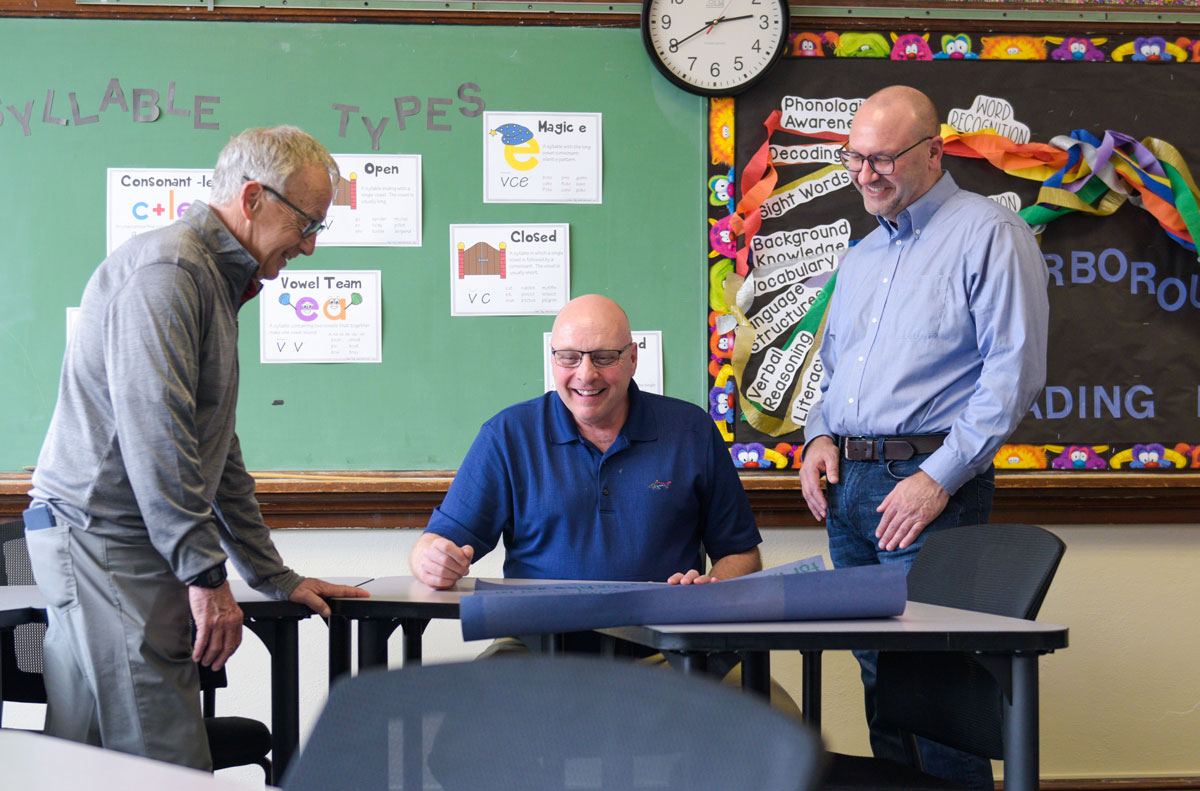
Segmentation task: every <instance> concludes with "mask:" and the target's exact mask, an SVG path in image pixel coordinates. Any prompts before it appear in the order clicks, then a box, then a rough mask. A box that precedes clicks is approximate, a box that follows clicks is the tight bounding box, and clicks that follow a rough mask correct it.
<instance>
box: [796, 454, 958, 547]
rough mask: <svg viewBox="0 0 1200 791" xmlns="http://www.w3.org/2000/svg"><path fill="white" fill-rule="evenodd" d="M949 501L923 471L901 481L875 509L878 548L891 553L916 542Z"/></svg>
mask: <svg viewBox="0 0 1200 791" xmlns="http://www.w3.org/2000/svg"><path fill="white" fill-rule="evenodd" d="M801 474H803V472H802V473H801ZM949 501H950V495H949V494H948V493H947V492H946V490H945V489H943V488H942V487H941V485H940V484H939V483H938V482H937V481H935V480H934V479H933V478H930V477H929V475H928V473H926V472H925V471H924V470H921V471H919V472H917V473H916V474H915V475H911V476H909V477H907V478H905V479H904V480H902V481H900V483H898V484H896V486H895V488H893V489H892V490H891V491H890V492H888V496H887V497H885V498H884V499H883V502H882V503H880V505H879V507H878V508H876V509H875V510H876V511H878V512H880V513H881V514H883V518H882V519H880V520H879V527H878V528H876V529H875V537H876V538H878V539H879V548H880V549H883V550H887V551H888V552H891V551H892V550H893V549H904V548H905V547H907V546H908V545H909V544H911V543H912V542H914V541H916V540H917V536H919V535H921V531H922V530H924V529H925V526H926V525H928V524H929V523H930V522H932V521H933V520H934V519H936V518H937V516H938V514H940V513H941V512H942V509H943V508H945V507H946V503H947V502H949Z"/></svg>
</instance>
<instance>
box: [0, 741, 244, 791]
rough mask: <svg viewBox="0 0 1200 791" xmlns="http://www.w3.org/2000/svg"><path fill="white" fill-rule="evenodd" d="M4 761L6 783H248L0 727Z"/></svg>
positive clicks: (116, 790) (200, 788) (212, 788)
mask: <svg viewBox="0 0 1200 791" xmlns="http://www.w3.org/2000/svg"><path fill="white" fill-rule="evenodd" d="M0 766H3V767H4V784H5V788H46V789H82V788H86V789H89V791H130V789H135V788H163V789H167V788H169V789H171V791H235V790H236V789H239V788H240V789H245V785H244V784H243V783H238V782H234V781H232V780H224V779H221V778H218V777H214V776H213V775H212V774H211V773H209V772H201V771H198V770H196V769H186V768H184V767H182V766H175V765H174V764H168V763H163V762H162V761H154V760H151V759H149V758H142V757H139V756H134V755H126V754H125V753H119V752H115V751H113V750H102V749H100V748H99V747H92V746H90V745H86V744H78V743H76V742H69V741H66V740H64V739H56V738H53V737H51V736H43V735H42V734H40V733H33V732H30V731H20V730H12V729H5V730H0Z"/></svg>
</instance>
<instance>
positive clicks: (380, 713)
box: [283, 656, 824, 791]
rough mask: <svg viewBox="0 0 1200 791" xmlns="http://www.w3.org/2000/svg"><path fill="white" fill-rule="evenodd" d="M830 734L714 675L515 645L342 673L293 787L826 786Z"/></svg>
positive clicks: (529, 790) (330, 790)
mask: <svg viewBox="0 0 1200 791" xmlns="http://www.w3.org/2000/svg"><path fill="white" fill-rule="evenodd" d="M823 758H824V754H823V751H822V749H821V745H820V739H819V737H818V736H817V735H816V734H815V733H814V732H812V731H810V730H809V729H807V728H806V727H804V726H803V725H801V724H800V723H798V722H796V721H794V720H792V719H791V718H789V717H786V716H784V715H782V714H779V713H778V712H775V711H773V710H772V709H771V708H770V707H769V706H768V705H767V704H766V703H764V702H762V701H760V700H759V699H757V698H755V697H752V696H748V695H744V694H742V693H740V692H737V691H734V690H730V689H726V688H723V687H722V686H721V685H720V684H719V683H717V682H715V681H712V680H710V679H705V678H697V677H692V676H684V675H683V674H679V673H668V672H665V671H662V670H655V669H653V668H647V667H644V666H641V665H637V664H634V663H631V662H623V661H614V660H603V659H597V658H591V657H578V656H563V657H554V658H547V657H537V656H520V657H505V658H502V659H496V660H494V661H490V662H465V663H457V664H444V665H433V666H425V667H414V668H402V669H399V670H393V671H385V670H374V671H365V672H363V673H360V674H359V675H358V676H357V677H355V678H344V679H343V680H342V681H340V682H338V683H337V684H335V686H334V687H333V690H332V691H331V694H330V697H329V701H328V702H327V704H326V706H325V709H324V711H322V713H321V716H320V718H319V719H318V720H317V724H316V727H315V728H314V730H313V733H312V735H311V737H310V738H309V740H308V744H307V745H306V746H305V748H304V750H303V752H301V753H300V755H299V757H298V758H297V759H296V760H295V761H293V762H292V764H291V765H290V766H289V767H288V770H287V772H286V774H285V776H284V779H283V788H284V789H285V790H286V791H340V790H342V789H345V790H346V791H376V789H378V791H383V790H384V789H388V788H401V787H402V788H403V789H404V791H417V789H422V788H438V789H444V790H445V791H458V789H470V791H495V790H496V789H504V790H505V791H508V790H511V791H551V789H567V788H588V789H601V788H603V789H622V791H631V789H668V788H669V789H688V791H696V790H697V789H720V790H721V791H727V790H728V789H755V791H774V790H775V789H791V790H792V791H795V790H796V789H816V788H819V787H820V783H819V781H820V777H819V775H820V770H821V768H822V765H823Z"/></svg>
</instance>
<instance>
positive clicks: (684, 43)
mask: <svg viewBox="0 0 1200 791" xmlns="http://www.w3.org/2000/svg"><path fill="white" fill-rule="evenodd" d="M787 32H788V11H787V0H645V2H644V3H643V5H642V40H643V41H644V42H645V44H646V49H647V51H648V52H649V53H650V57H651V58H652V59H653V60H654V62H655V65H657V66H658V69H659V71H661V72H662V73H663V74H664V75H666V77H667V79H669V80H671V82H673V83H675V84H676V85H679V86H680V87H682V88H684V89H686V90H689V91H692V92H694V93H700V94H704V95H707V96H726V95H731V94H735V93H739V92H741V91H744V90H745V89H746V88H748V87H750V86H751V85H753V84H754V83H755V82H756V81H758V79H759V78H760V77H762V76H763V74H765V73H766V72H767V70H768V69H769V68H770V67H771V66H772V65H773V64H774V63H775V61H776V60H777V59H778V58H779V56H780V55H782V54H783V50H784V49H785V48H786V46H787Z"/></svg>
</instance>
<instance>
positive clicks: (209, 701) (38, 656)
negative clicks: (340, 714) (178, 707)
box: [0, 519, 273, 782]
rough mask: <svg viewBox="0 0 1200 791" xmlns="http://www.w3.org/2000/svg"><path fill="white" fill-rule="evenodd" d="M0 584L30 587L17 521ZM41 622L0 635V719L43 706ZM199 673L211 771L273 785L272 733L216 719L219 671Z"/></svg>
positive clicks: (3, 548) (5, 540)
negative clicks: (256, 772)
mask: <svg viewBox="0 0 1200 791" xmlns="http://www.w3.org/2000/svg"><path fill="white" fill-rule="evenodd" d="M0 555H2V556H3V557H2V559H3V563H0V585H33V584H35V581H34V578H33V569H32V567H31V566H30V563H29V551H28V549H26V547H25V523H24V522H23V521H22V520H20V519H18V520H15V521H12V522H4V523H2V524H0ZM45 637H46V623H45V621H42V622H41V623H29V624H21V625H19V626H17V627H15V628H14V629H12V630H8V629H4V630H0V668H2V669H3V674H4V675H3V679H2V681H3V685H2V686H0V690H3V700H0V719H2V717H3V701H4V700H10V701H14V702H16V701H19V702H22V703H45V702H46V686H45V684H44V683H43V682H42V641H43V640H44V638H45ZM198 667H199V669H200V690H201V696H202V705H201V707H202V710H203V713H204V729H205V731H206V732H207V733H208V743H209V749H210V750H211V752H212V759H213V769H227V768H229V767H231V766H247V765H249V764H258V765H259V766H261V767H262V768H263V772H264V773H265V775H266V779H267V782H271V781H272V779H273V778H272V777H271V761H270V759H269V758H267V753H269V752H270V751H271V732H270V731H269V730H268V729H267V726H266V725H264V724H263V723H261V722H259V721H258V720H252V719H249V718H247V717H218V716H216V714H215V707H216V690H217V689H219V688H221V687H225V686H227V684H228V681H227V679H226V676H225V671H224V669H222V670H216V671H214V670H210V669H209V668H206V667H204V666H202V665H201V666H198Z"/></svg>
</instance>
